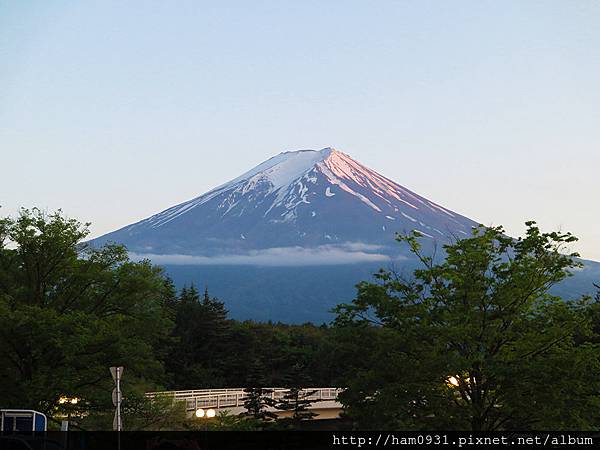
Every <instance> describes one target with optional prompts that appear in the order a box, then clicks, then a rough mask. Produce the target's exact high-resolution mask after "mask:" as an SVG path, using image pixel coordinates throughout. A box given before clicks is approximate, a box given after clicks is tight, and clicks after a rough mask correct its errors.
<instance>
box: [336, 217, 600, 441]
mask: <svg viewBox="0 0 600 450" xmlns="http://www.w3.org/2000/svg"><path fill="white" fill-rule="evenodd" d="M418 238H419V235H418V234H416V233H415V234H413V235H409V236H406V237H399V238H398V240H399V241H403V242H407V243H408V244H409V246H410V248H411V250H412V252H413V253H414V254H415V255H416V256H417V257H418V258H419V259H420V261H421V262H422V264H423V268H422V269H419V270H416V271H415V272H414V277H413V278H411V279H406V278H404V277H401V276H398V275H397V274H394V273H390V272H387V271H381V272H380V273H379V274H378V275H377V277H378V278H379V282H378V283H368V282H363V283H360V284H359V286H358V295H357V298H356V299H355V300H354V302H353V303H352V304H346V305H340V306H339V307H338V318H337V322H338V324H339V325H340V326H343V327H354V328H357V327H358V328H363V329H365V328H376V329H379V330H380V332H379V333H378V334H377V340H378V342H377V344H378V345H377V347H376V349H374V351H373V353H372V354H371V355H369V354H365V355H364V357H365V358H366V359H368V365H367V367H364V368H362V369H359V370H357V372H356V375H355V376H352V377H350V379H349V380H348V390H347V391H346V392H345V393H343V395H342V402H343V403H344V404H345V405H346V407H347V412H348V414H349V415H350V416H351V417H353V418H354V419H355V420H356V421H357V422H358V424H359V426H361V427H363V428H384V427H385V428H395V429H415V430H423V429H462V430H477V431H478V430H507V429H512V430H514V429H518V430H525V429H594V428H597V424H598V408H597V405H598V401H599V398H598V392H600V391H599V388H600V383H599V381H600V365H599V354H600V353H599V349H598V347H597V345H596V344H594V343H592V342H590V341H589V340H588V341H587V342H586V341H585V339H584V340H583V341H582V340H580V342H577V341H576V337H578V336H579V337H582V336H588V337H589V335H590V319H589V315H590V308H591V306H590V301H591V299H589V298H583V299H580V300H578V301H564V300H563V299H561V298H557V297H554V296H552V295H550V294H549V293H548V290H549V289H550V288H551V287H552V286H553V285H555V284H556V283H559V282H560V281H561V280H563V279H564V278H565V277H567V276H569V275H570V271H571V270H572V269H574V268H577V267H578V266H579V265H580V264H579V263H578V262H577V260H576V259H575V258H576V256H578V255H577V254H575V253H570V254H568V253H567V254H565V253H564V251H565V248H566V246H568V245H569V244H570V243H572V242H574V241H575V238H574V237H573V236H572V235H571V234H569V233H556V232H553V233H542V232H541V231H540V230H539V228H538V227H537V226H536V225H535V223H534V222H528V223H527V233H526V235H525V237H524V238H519V239H512V238H509V237H507V236H506V235H505V234H504V230H503V229H502V228H501V227H496V228H485V227H480V228H477V229H474V231H473V235H472V236H471V237H470V238H466V239H462V240H459V241H457V242H455V243H453V244H452V245H447V246H445V256H446V258H445V259H444V260H443V261H442V262H436V260H435V259H434V258H433V257H431V256H426V255H424V254H422V252H421V246H420V244H419V242H418ZM357 345H359V343H357ZM360 345H362V343H360Z"/></svg>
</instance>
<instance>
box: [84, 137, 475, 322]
mask: <svg viewBox="0 0 600 450" xmlns="http://www.w3.org/2000/svg"><path fill="white" fill-rule="evenodd" d="M474 226H477V222H475V221H473V220H471V219H469V218H467V217H464V216H462V215H460V214H458V213H456V212H454V211H451V210H450V209H447V208H445V207H443V206H440V205H438V204H436V203H434V202H432V201H430V200H428V199H426V198H424V197H422V196H420V195H418V194H416V193H414V192H412V191H410V190H408V189H406V188H405V187H403V186H401V185H399V184H397V183H395V182H394V181H392V180H390V179H388V178H386V177H384V176H382V175H380V174H378V173H377V172H375V171H373V170H371V169H369V168H367V167H365V166H364V165H362V164H360V163H359V162H357V161H356V160H354V159H352V158H351V157H350V156H348V155H346V154H345V153H342V152H340V151H338V150H335V149H333V148H325V149H322V150H318V151H317V150H299V151H292V152H284V153H280V154H279V155H277V156H274V157H272V158H270V159H268V160H267V161H265V162H263V163H261V164H259V165H258V166H256V167H255V168H253V169H252V170H250V171H248V172H246V173H244V174H242V175H240V176H239V177H237V178H235V179H233V180H231V181H229V182H227V183H225V184H223V185H221V186H218V187H216V188H214V189H213V190H211V191H209V192H207V193H205V194H202V195H200V196H198V197H196V198H194V199H192V200H189V201H186V202H184V203H181V204H179V205H176V206H173V207H171V208H169V209H167V210H165V211H162V212H160V213H158V214H155V215H153V216H151V217H149V218H147V219H144V220H142V221H140V222H137V223H134V224H132V225H129V226H126V227H124V228H121V229H119V230H117V231H114V232H112V233H109V234H106V235H104V236H101V237H100V238H97V239H95V240H93V241H91V243H92V245H102V244H104V243H106V242H116V243H120V244H124V245H126V246H127V248H128V250H129V252H130V254H131V256H132V257H133V258H149V259H151V260H152V261H153V262H154V263H156V264H160V265H163V266H165V269H166V271H167V272H168V273H169V275H171V276H172V277H173V279H174V280H175V282H176V283H177V284H178V285H180V286H181V285H184V284H190V283H192V282H194V283H195V284H197V285H201V286H204V285H206V286H208V287H209V290H210V291H211V293H212V294H213V295H216V296H219V297H220V298H221V299H222V300H224V301H225V303H226V305H227V306H228V307H229V309H230V311H231V314H232V316H233V317H236V318H243V319H246V318H252V319H259V320H267V319H268V320H282V321H288V322H301V321H317V322H318V321H325V320H328V319H329V318H331V316H330V315H329V313H328V312H327V311H328V310H329V309H330V308H331V307H333V306H335V305H336V304H338V303H341V302H347V301H350V300H351V299H352V298H353V294H354V287H353V286H354V285H355V284H356V283H357V282H358V281H360V280H363V279H368V278H369V277H370V276H371V274H372V273H374V272H376V271H377V269H378V268H380V267H390V266H393V267H395V268H397V267H400V268H401V269H402V270H407V271H411V270H412V269H413V268H414V267H415V266H416V261H414V259H412V258H411V255H410V254H409V252H408V251H407V248H406V247H403V246H401V245H398V243H397V242H395V240H394V237H395V234H396V233H397V232H400V233H406V232H410V231H412V230H416V231H418V232H420V233H421V235H422V236H423V238H422V241H423V243H424V244H425V246H426V247H427V245H429V246H430V248H433V246H434V245H442V244H445V243H448V242H450V241H452V240H456V239H460V238H461V237H466V236H468V235H470V234H471V229H472V227H474Z"/></svg>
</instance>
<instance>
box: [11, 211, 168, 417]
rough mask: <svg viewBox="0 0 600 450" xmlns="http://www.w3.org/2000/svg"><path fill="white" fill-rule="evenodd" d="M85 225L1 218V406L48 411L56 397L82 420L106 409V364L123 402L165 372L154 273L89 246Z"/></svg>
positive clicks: (160, 298)
mask: <svg viewBox="0 0 600 450" xmlns="http://www.w3.org/2000/svg"><path fill="white" fill-rule="evenodd" d="M87 225H88V224H85V225H82V224H81V223H79V222H77V221H76V220H73V219H67V218H65V217H64V216H63V215H62V214H61V213H60V211H59V212H57V213H54V214H49V215H48V214H45V213H44V212H42V211H40V210H38V209H33V210H26V209H24V210H22V211H21V214H20V215H19V216H18V217H17V218H16V219H13V218H4V219H2V220H0V361H2V364H0V378H2V380H3V382H2V383H0V405H2V406H4V407H16V408H33V409H38V410H41V411H43V412H47V413H50V414H51V413H52V412H53V411H54V410H55V407H56V402H57V401H58V399H59V397H60V396H63V395H67V396H69V397H79V398H81V399H82V400H81V403H80V405H81V407H82V408H83V407H85V408H86V409H87V412H88V414H94V413H96V412H99V411H104V410H106V409H108V408H112V404H111V396H110V393H111V390H112V387H113V386H112V380H111V377H110V374H109V371H108V368H109V367H110V366H114V365H123V366H125V367H126V374H127V376H126V377H124V379H123V391H124V392H125V395H128V394H133V393H134V392H143V391H144V390H151V388H153V387H154V386H155V385H156V383H157V382H159V381H161V379H162V377H163V375H164V373H163V368H162V362H161V361H160V354H159V350H158V349H159V347H160V345H159V344H160V342H161V341H162V340H163V339H165V338H166V336H167V334H168V332H169V330H170V328H171V326H172V322H171V321H170V320H169V317H168V314H167V313H166V309H165V304H166V302H167V300H168V298H167V297H168V296H167V294H168V292H167V291H168V290H167V289H166V288H165V281H164V278H163V276H162V273H161V270H160V269H159V268H157V267H154V266H152V265H151V264H150V263H149V262H148V261H142V262H132V261H130V260H129V259H128V256H127V252H126V250H125V248H123V247H121V246H117V245H106V246H104V247H102V248H92V247H90V246H89V245H87V244H83V243H82V241H83V240H84V239H85V238H86V236H87V235H88V230H87Z"/></svg>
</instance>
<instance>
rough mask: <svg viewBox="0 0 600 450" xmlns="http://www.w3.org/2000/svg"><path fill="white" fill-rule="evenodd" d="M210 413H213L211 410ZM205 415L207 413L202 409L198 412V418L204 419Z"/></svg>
mask: <svg viewBox="0 0 600 450" xmlns="http://www.w3.org/2000/svg"><path fill="white" fill-rule="evenodd" d="M209 411H211V410H209ZM204 414H205V412H204V410H203V409H202V408H200V409H197V410H196V417H198V418H200V417H204Z"/></svg>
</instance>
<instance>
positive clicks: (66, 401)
mask: <svg viewBox="0 0 600 450" xmlns="http://www.w3.org/2000/svg"><path fill="white" fill-rule="evenodd" d="M79 400H81V399H80V398H79V397H67V396H66V395H63V396H61V397H60V398H59V399H58V404H59V405H62V407H63V408H64V409H65V410H66V412H67V420H66V422H65V421H64V420H63V423H62V424H61V427H60V428H61V431H69V424H70V422H71V411H72V409H73V407H74V406H75V405H77V403H79Z"/></svg>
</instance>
